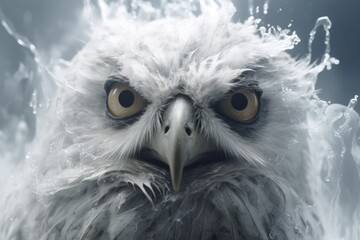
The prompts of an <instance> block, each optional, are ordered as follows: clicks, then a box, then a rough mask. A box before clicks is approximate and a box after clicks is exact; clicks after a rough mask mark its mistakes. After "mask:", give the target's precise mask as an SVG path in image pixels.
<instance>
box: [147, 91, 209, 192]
mask: <svg viewBox="0 0 360 240" xmlns="http://www.w3.org/2000/svg"><path fill="white" fill-rule="evenodd" d="M194 118H195V117H194V108H193V104H192V102H191V100H190V99H188V98H187V97H185V96H178V97H177V98H175V99H174V100H173V101H172V102H171V103H170V105H169V106H168V108H167V109H166V110H165V112H164V115H163V125H162V127H161V128H160V129H159V131H158V132H157V133H156V134H155V135H154V138H153V139H152V141H151V142H150V144H149V147H150V148H151V149H153V150H154V151H156V152H157V153H158V154H159V155H160V156H161V159H160V160H161V161H163V162H164V163H166V164H167V165H169V168H170V174H171V182H172V186H173V189H174V191H176V192H177V191H179V190H180V184H181V179H182V174H183V169H184V167H185V166H187V165H189V164H191V163H192V162H193V160H194V159H195V156H197V155H199V154H201V153H204V152H207V151H208V150H209V149H211V144H209V143H208V141H207V140H206V139H204V138H203V137H202V136H201V135H200V134H199V133H198V132H197V131H196V129H195V122H194V120H195V119H194Z"/></svg>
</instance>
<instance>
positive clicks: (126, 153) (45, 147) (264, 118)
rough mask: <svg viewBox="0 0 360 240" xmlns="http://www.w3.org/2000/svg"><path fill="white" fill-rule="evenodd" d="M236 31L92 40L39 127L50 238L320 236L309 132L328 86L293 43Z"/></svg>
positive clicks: (124, 32)
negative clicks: (321, 85) (312, 202)
mask: <svg viewBox="0 0 360 240" xmlns="http://www.w3.org/2000/svg"><path fill="white" fill-rule="evenodd" d="M215 15H216V14H215ZM229 18H230V17H229V16H227V15H226V14H225V15H221V14H220V15H216V16H211V18H209V17H208V16H206V15H200V16H199V17H191V18H188V19H175V18H174V19H173V18H165V19H159V20H156V21H151V22H142V21H137V20H129V19H122V20H121V21H118V20H117V19H114V20H111V21H107V22H106V23H104V25H102V26H101V27H100V28H98V29H97V30H94V33H93V35H92V36H91V41H90V42H89V43H88V44H87V45H86V46H85V47H84V48H83V49H82V50H81V51H80V52H79V53H78V54H77V55H76V57H75V58H74V59H73V60H72V62H71V63H70V64H69V67H68V68H67V69H65V70H64V72H63V73H64V74H63V76H62V77H63V79H64V82H65V83H66V84H65V87H63V88H60V89H59V90H58V94H57V96H56V98H55V99H56V101H54V102H53V103H54V104H53V106H54V107H53V108H51V109H50V113H49V114H48V115H47V118H45V120H43V121H41V120H40V121H39V129H43V134H40V133H39V134H38V141H37V142H36V143H37V145H36V144H35V146H34V147H33V153H32V155H31V159H34V163H33V164H32V166H36V173H37V175H36V177H37V180H38V181H37V182H36V183H37V189H36V191H37V193H38V195H39V197H38V198H40V199H45V200H48V201H49V204H48V205H47V206H48V207H47V211H46V214H45V215H46V218H45V219H46V220H44V221H46V224H42V225H44V226H45V227H44V232H48V233H49V234H61V233H70V232H72V233H73V234H74V238H82V239H85V238H86V237H85V236H90V237H89V239H94V236H96V237H95V238H100V237H99V236H102V235H104V236H108V237H109V238H110V239H118V238H120V239H122V238H125V237H126V238H131V239H144V236H146V237H145V238H149V239H153V238H155V239H174V236H177V237H176V238H175V239H214V237H213V236H215V238H217V236H218V238H217V239H268V235H269V232H270V231H271V232H272V233H273V236H274V238H276V239H298V236H300V235H301V234H302V235H301V236H309V235H312V234H313V232H312V231H311V227H309V225H314V226H315V224H317V223H316V221H317V220H316V215H315V214H312V211H313V210H312V209H310V210H309V208H307V207H306V206H307V205H308V204H304V202H303V201H307V200H308V197H309V195H310V194H309V192H310V190H309V184H308V182H307V174H306V171H307V143H306V136H307V135H306V134H307V132H306V131H307V130H306V127H305V124H304V121H305V119H306V114H307V113H308V112H309V111H310V109H311V104H312V99H311V98H312V96H314V83H315V80H316V76H315V75H314V74H311V67H310V66H308V62H307V61H304V60H295V59H293V58H291V57H290V55H289V54H287V53H286V52H285V50H287V49H289V48H291V47H292V46H293V41H295V40H294V36H293V35H290V36H288V35H287V33H286V32H280V33H275V34H271V33H268V32H266V31H258V28H257V27H256V26H255V25H254V24H253V23H250V22H248V23H244V24H241V23H232V22H231V21H230V19H229ZM125 23H126V24H125ZM260 32H261V33H262V34H263V35H262V36H260V35H261V34H260ZM295 207H296V211H293V210H294V209H295ZM85 213H86V214H85ZM59 219H68V220H67V221H65V220H64V221H65V222H66V224H65V223H64V224H63V225H61V226H59V224H62V223H63V222H62V220H61V221H60V220H59ZM219 219H220V220H221V221H220V220H219ZM299 219H300V220H299ZM305 223H306V224H305ZM193 226H201V227H199V228H197V227H195V228H194V227H193ZM47 227H49V228H47ZM50 228H51V229H52V230H51V231H48V229H50ZM79 229H81V231H80V232H81V233H78V232H79ZM224 229H225V230H226V231H225V230H224ZM309 229H310V230H309ZM59 231H61V233H59ZM53 232H54V233H53ZM207 233H208V234H209V236H207V235H206V234H207ZM79 234H80V235H79ZM204 234H205V235H204ZM299 234H300V235H299ZM54 236H58V235H54ZM80 236H81V237H80ZM119 236H120V237H119ZM129 236H130V237H129ZM201 236H203V237H201ZM221 236H222V237H221ZM315 239H316V238H315Z"/></svg>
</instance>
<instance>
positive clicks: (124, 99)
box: [119, 90, 135, 108]
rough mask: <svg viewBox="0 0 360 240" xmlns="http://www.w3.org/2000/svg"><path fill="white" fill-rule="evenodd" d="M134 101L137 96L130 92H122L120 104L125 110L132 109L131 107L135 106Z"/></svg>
mask: <svg viewBox="0 0 360 240" xmlns="http://www.w3.org/2000/svg"><path fill="white" fill-rule="evenodd" d="M134 101H135V96H134V94H133V93H132V92H131V91H129V90H125V91H122V92H121V93H120V95H119V103H120V105H121V106H123V107H124V108H127V107H130V106H131V105H133V103H134Z"/></svg>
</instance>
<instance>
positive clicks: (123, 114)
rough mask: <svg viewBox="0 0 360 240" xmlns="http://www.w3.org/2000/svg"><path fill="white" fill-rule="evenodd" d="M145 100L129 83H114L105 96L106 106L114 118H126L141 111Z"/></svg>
mask: <svg viewBox="0 0 360 240" xmlns="http://www.w3.org/2000/svg"><path fill="white" fill-rule="evenodd" d="M144 107H145V100H144V99H143V98H142V97H141V96H140V95H139V94H138V93H137V92H136V91H135V90H134V89H132V88H131V87H130V86H129V85H127V84H125V83H115V84H113V85H112V86H111V88H110V91H109V93H108V97H107V108H108V110H109V112H110V113H111V115H113V116H114V117H116V118H119V119H122V118H128V117H132V116H134V115H136V114H137V113H139V112H141V111H142V110H143V109H144Z"/></svg>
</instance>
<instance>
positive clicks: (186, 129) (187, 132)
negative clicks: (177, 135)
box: [185, 126, 192, 136]
mask: <svg viewBox="0 0 360 240" xmlns="http://www.w3.org/2000/svg"><path fill="white" fill-rule="evenodd" d="M185 132H186V134H187V135H188V136H191V133H192V132H191V129H190V128H189V127H188V126H185Z"/></svg>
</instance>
